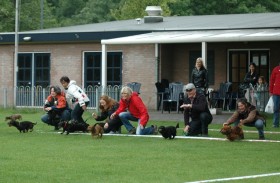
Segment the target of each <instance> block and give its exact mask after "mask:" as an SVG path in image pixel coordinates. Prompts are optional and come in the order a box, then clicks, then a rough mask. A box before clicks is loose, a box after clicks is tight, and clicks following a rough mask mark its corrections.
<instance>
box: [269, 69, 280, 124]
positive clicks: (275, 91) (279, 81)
mask: <svg viewBox="0 0 280 183" xmlns="http://www.w3.org/2000/svg"><path fill="white" fill-rule="evenodd" d="M269 93H270V95H272V97H273V103H274V109H273V111H274V114H273V126H272V127H273V128H279V110H280V65H279V66H276V67H275V68H274V69H273V70H272V73H271V75H270V85H269Z"/></svg>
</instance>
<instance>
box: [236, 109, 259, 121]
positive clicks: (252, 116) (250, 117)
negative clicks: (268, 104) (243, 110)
mask: <svg viewBox="0 0 280 183" xmlns="http://www.w3.org/2000/svg"><path fill="white" fill-rule="evenodd" d="M256 115H257V109H254V110H252V111H250V113H249V114H248V117H247V118H246V119H243V120H240V123H239V124H240V125H243V124H245V123H251V122H253V121H254V120H255V119H256Z"/></svg>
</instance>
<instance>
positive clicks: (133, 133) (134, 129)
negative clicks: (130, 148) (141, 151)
mask: <svg viewBox="0 0 280 183" xmlns="http://www.w3.org/2000/svg"><path fill="white" fill-rule="evenodd" d="M128 134H131V135H135V134H136V128H132V129H131V130H130V131H129V132H128Z"/></svg>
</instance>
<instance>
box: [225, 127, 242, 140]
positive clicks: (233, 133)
mask: <svg viewBox="0 0 280 183" xmlns="http://www.w3.org/2000/svg"><path fill="white" fill-rule="evenodd" d="M220 132H221V133H222V134H223V135H226V138H227V139H228V140H229V141H234V140H240V139H244V133H243V130H242V128H240V127H239V126H235V127H231V126H229V125H225V126H223V127H222V129H221V131H220Z"/></svg>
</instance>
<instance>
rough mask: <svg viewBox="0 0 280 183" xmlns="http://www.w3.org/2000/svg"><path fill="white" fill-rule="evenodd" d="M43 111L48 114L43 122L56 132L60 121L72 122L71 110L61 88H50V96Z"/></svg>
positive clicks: (43, 118) (43, 117)
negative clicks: (52, 127)
mask: <svg viewBox="0 0 280 183" xmlns="http://www.w3.org/2000/svg"><path fill="white" fill-rule="evenodd" d="M43 109H44V111H46V112H47V114H44V115H43V116H42V117H41V120H42V121H43V122H44V123H46V124H48V125H52V126H54V127H55V130H58V126H57V125H58V122H59V120H66V121H68V120H70V114H71V110H70V108H68V105H67V102H66V98H65V94H64V93H63V92H62V91H61V89H60V88H59V86H51V87H50V95H49V96H48V97H47V99H46V101H45V104H44V108H43ZM57 119H58V120H57Z"/></svg>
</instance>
